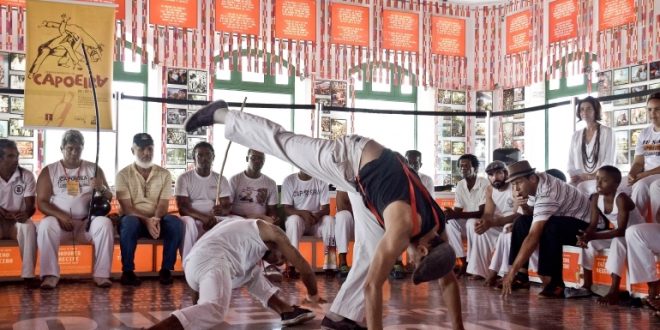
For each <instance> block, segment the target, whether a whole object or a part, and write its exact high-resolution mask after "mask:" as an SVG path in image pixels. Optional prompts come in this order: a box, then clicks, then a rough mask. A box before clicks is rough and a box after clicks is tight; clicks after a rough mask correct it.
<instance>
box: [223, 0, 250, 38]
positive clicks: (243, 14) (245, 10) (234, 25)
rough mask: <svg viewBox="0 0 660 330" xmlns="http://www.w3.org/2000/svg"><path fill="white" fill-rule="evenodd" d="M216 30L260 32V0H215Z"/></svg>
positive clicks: (246, 32)
mask: <svg viewBox="0 0 660 330" xmlns="http://www.w3.org/2000/svg"><path fill="white" fill-rule="evenodd" d="M215 12H216V13H217V14H216V15H217V18H216V20H215V29H216V31H222V32H229V33H240V34H251V35H260V34H261V1H259V0H216V1H215Z"/></svg>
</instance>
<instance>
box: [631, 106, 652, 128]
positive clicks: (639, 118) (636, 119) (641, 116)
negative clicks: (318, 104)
mask: <svg viewBox="0 0 660 330" xmlns="http://www.w3.org/2000/svg"><path fill="white" fill-rule="evenodd" d="M647 121H648V117H647V111H646V108H634V109H630V125H641V124H646V123H647Z"/></svg>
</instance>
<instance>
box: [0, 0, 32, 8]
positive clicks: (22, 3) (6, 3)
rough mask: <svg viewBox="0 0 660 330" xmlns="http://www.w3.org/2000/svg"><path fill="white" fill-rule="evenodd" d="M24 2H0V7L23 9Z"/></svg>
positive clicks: (7, 0)
mask: <svg viewBox="0 0 660 330" xmlns="http://www.w3.org/2000/svg"><path fill="white" fill-rule="evenodd" d="M25 1H26V0H0V6H11V7H20V8H25Z"/></svg>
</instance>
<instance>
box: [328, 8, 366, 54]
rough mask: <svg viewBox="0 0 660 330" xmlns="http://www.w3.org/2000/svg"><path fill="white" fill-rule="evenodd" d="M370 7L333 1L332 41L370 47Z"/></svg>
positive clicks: (331, 11) (331, 10)
mask: <svg viewBox="0 0 660 330" xmlns="http://www.w3.org/2000/svg"><path fill="white" fill-rule="evenodd" d="M370 22H371V17H370V16H369V7H367V6H358V5H348V4H343V3H337V2H333V3H331V4H330V42H331V43H333V44H342V45H351V46H362V47H369V40H371V38H370V37H369V31H371V26H370V24H369V23H370Z"/></svg>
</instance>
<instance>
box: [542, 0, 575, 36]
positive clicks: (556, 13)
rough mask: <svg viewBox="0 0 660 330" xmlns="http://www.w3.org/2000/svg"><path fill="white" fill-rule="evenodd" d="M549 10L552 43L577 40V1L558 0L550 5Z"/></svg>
mask: <svg viewBox="0 0 660 330" xmlns="http://www.w3.org/2000/svg"><path fill="white" fill-rule="evenodd" d="M549 9H550V14H549V16H550V23H549V24H548V27H549V28H550V31H549V39H550V43H555V42H558V41H562V40H566V39H572V38H577V16H578V2H577V0H556V1H553V2H551V3H550V6H549Z"/></svg>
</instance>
